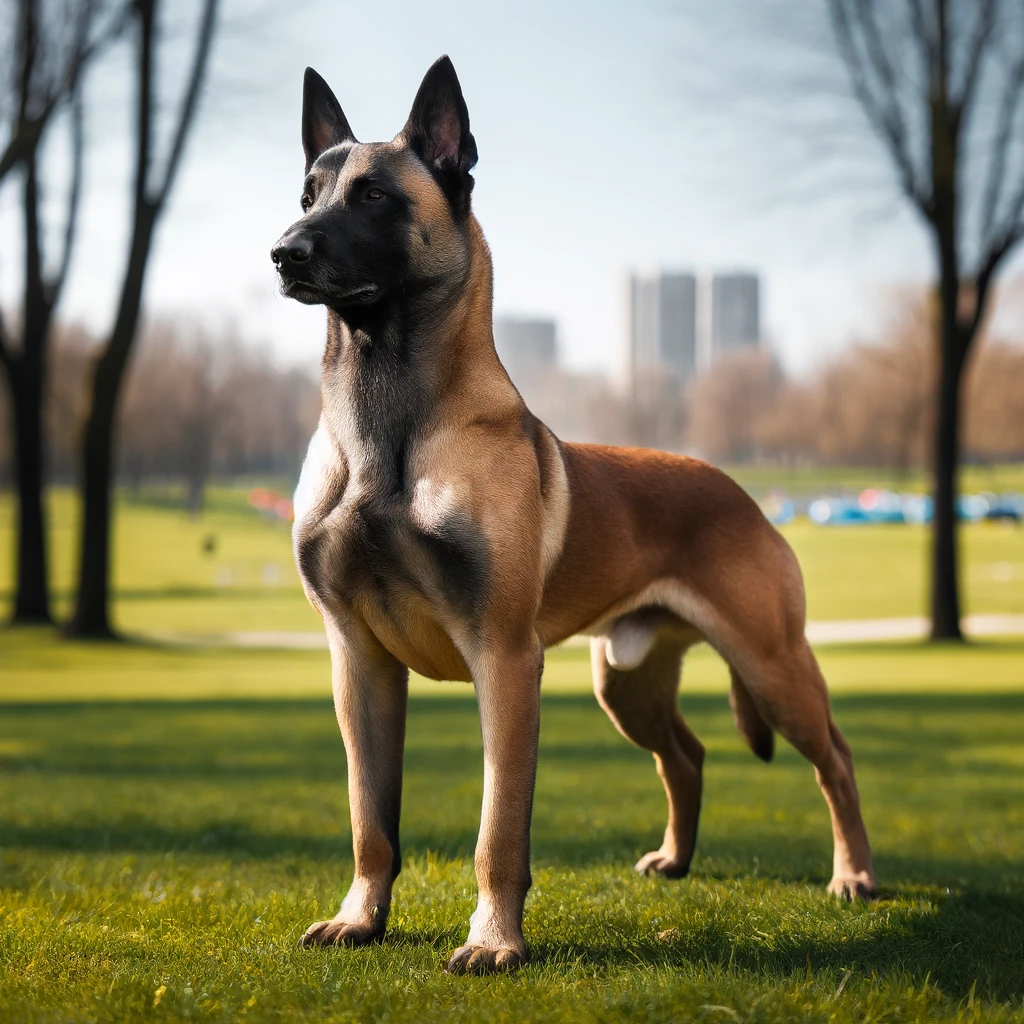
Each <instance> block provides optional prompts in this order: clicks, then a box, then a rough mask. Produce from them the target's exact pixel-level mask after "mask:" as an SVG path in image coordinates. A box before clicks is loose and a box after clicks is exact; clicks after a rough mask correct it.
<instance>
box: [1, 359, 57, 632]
mask: <svg viewBox="0 0 1024 1024" xmlns="http://www.w3.org/2000/svg"><path fill="white" fill-rule="evenodd" d="M31 362H34V360H32V361H31ZM32 369H33V370H34V369H35V368H34V367H33V368H32ZM42 389H43V382H42V375H41V374H40V373H37V372H32V371H28V372H26V366H25V360H24V359H21V360H19V365H18V371H17V375H16V377H12V378H11V397H12V410H11V412H12V421H13V426H14V451H15V482H16V487H17V494H18V521H17V545H18V555H17V583H16V588H17V589H16V591H15V598H14V615H13V617H12V620H11V621H12V622H13V623H17V624H19V625H27V624H49V623H51V622H52V621H53V619H52V617H51V615H50V600H49V588H48V586H47V577H46V527H45V521H44V516H43V425H42Z"/></svg>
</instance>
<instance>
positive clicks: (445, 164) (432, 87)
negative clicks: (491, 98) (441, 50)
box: [402, 55, 477, 214]
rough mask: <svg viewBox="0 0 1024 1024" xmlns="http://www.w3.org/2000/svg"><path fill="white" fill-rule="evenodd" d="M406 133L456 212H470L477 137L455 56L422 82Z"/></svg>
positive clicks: (436, 64)
mask: <svg viewBox="0 0 1024 1024" xmlns="http://www.w3.org/2000/svg"><path fill="white" fill-rule="evenodd" d="M402 136H403V137H404V139H405V140H406V142H407V143H408V144H409V146H410V147H411V148H412V150H413V151H414V152H415V153H416V155H417V156H418V157H419V158H420V159H421V160H422V161H423V162H424V163H425V164H426V165H427V166H428V167H429V168H430V170H431V171H432V173H433V175H434V177H435V178H436V179H437V181H438V183H439V184H440V185H441V187H442V188H443V189H444V191H445V193H446V194H447V196H448V198H449V199H450V200H451V203H452V207H453V209H454V210H455V211H456V213H460V214H465V213H468V212H469V196H470V193H471V192H472V191H473V176H472V175H471V174H470V173H469V172H470V171H471V170H472V169H473V165H474V164H475V163H476V160H477V156H476V140H475V139H474V138H473V136H472V134H471V133H470V130H469V110H468V109H467V107H466V101H465V100H464V99H463V98H462V87H461V86H460V85H459V76H458V75H456V74H455V67H454V65H453V64H452V62H451V59H450V58H449V57H448V56H447V55H445V56H444V57H441V58H439V59H438V60H436V61H435V62H434V63H433V64H432V65H431V67H430V70H429V71H428V72H427V73H426V75H425V76H424V78H423V82H422V83H421V84H420V88H419V92H417V93H416V99H415V100H413V104H412V111H411V112H410V114H409V120H408V121H407V122H406V125H405V127H404V128H403V129H402Z"/></svg>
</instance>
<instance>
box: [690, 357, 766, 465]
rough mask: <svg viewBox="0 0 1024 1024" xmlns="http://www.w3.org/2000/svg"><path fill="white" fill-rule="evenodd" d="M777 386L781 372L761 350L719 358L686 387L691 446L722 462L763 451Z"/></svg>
mask: <svg viewBox="0 0 1024 1024" xmlns="http://www.w3.org/2000/svg"><path fill="white" fill-rule="evenodd" d="M781 384H782V372H781V370H780V368H779V366H778V364H777V363H776V361H775V359H774V357H773V356H772V354H771V353H770V352H768V351H767V350H765V349H750V350H746V351H743V350H740V351H737V352H733V353H729V354H728V355H726V356H724V357H723V358H722V359H720V360H719V361H718V362H717V363H716V364H715V365H714V366H713V367H712V368H711V369H710V370H709V371H708V372H707V373H706V374H703V375H702V376H700V377H698V378H697V380H696V381H694V383H693V386H692V387H691V388H690V393H689V413H690V423H689V431H688V434H687V437H688V439H689V441H690V444H692V445H693V447H694V448H695V449H696V450H697V451H699V452H701V454H703V455H705V456H706V457H708V458H710V459H714V460H717V461H721V462H746V461H749V460H750V459H752V458H755V457H756V456H759V455H763V454H767V453H766V451H765V445H764V443H763V431H764V425H765V422H766V420H767V418H768V417H769V416H770V414H771V413H772V411H773V409H774V408H775V406H776V402H777V399H778V395H779V390H780V387H781Z"/></svg>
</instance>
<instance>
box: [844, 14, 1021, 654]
mask: <svg viewBox="0 0 1024 1024" xmlns="http://www.w3.org/2000/svg"><path fill="white" fill-rule="evenodd" d="M829 8H830V13H831V18H832V25H833V28H834V32H835V37H836V40H837V42H838V45H839V50H840V53H841V55H842V58H843V60H844V62H845V64H846V67H847V69H848V71H849V74H850V81H851V83H852V86H853V90H854V92H855V94H856V97H857V99H858V100H859V102H860V104H861V106H862V108H863V109H864V112H865V114H866V115H867V118H868V120H869V121H870V123H871V125H872V127H873V128H874V130H875V131H876V132H877V134H878V135H879V137H880V138H881V139H882V141H883V143H884V145H885V147H886V149H887V151H888V153H889V156H890V157H891V159H892V162H893V165H894V167H895V170H896V173H897V175H898V179H899V184H900V186H901V188H902V191H903V193H904V194H905V196H906V197H907V199H908V200H909V201H910V203H911V204H912V205H913V207H914V209H915V210H916V211H917V212H918V214H919V215H920V216H921V217H922V219H923V221H924V223H925V225H926V226H927V228H928V230H929V231H930V233H931V236H932V241H933V244H934V248H935V257H936V263H937V266H938V287H937V291H938V330H937V335H938V382H937V392H936V409H935V434H934V439H933V444H932V462H933V471H934V474H935V523H934V535H933V547H932V592H931V614H932V638H933V639H935V640H960V639H962V634H961V631H960V592H959V581H958V574H957V564H958V560H957V541H956V508H955V499H956V490H957V468H958V464H959V455H960V443H961V400H962V392H963V388H962V379H963V374H964V367H965V365H966V364H967V360H968V356H969V355H970V352H971V349H972V346H973V344H974V341H975V338H976V337H977V336H978V333H979V328H980V327H981V324H982V321H983V319H984V317H985V313H986V311H987V309H988V305H989V300H990V297H991V289H992V283H993V280H994V278H995V276H996V273H997V272H998V271H999V269H1000V268H1001V267H1002V265H1003V264H1004V262H1005V261H1006V258H1007V256H1008V255H1009V254H1010V252H1011V251H1012V250H1013V248H1014V247H1015V246H1016V245H1017V243H1018V242H1019V241H1020V239H1021V238H1022V237H1024V174H1022V168H1021V163H1022V147H1024V109H1022V108H1024V5H1021V3H1020V2H1019V0H970V2H968V0H960V2H957V0H829Z"/></svg>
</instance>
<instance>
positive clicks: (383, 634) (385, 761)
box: [271, 57, 875, 974]
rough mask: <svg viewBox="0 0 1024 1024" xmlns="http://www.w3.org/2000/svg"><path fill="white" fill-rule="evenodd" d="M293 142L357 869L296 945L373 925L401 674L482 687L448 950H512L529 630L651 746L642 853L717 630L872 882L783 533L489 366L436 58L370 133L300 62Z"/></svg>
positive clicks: (476, 243) (672, 784)
mask: <svg viewBox="0 0 1024 1024" xmlns="http://www.w3.org/2000/svg"><path fill="white" fill-rule="evenodd" d="M302 144H303V150H304V153H305V160H306V175H305V181H304V183H303V188H302V196H301V206H302V217H301V218H300V219H299V220H298V221H297V222H296V223H295V224H293V225H292V226H291V227H290V228H288V230H287V231H286V232H285V233H284V234H283V235H282V236H281V238H280V240H279V241H278V242H277V243H276V244H275V246H274V248H273V250H272V252H271V258H272V260H273V262H274V264H275V265H276V268H277V274H278V278H279V283H280V288H281V290H282V292H283V293H284V294H285V295H286V296H290V297H291V298H294V299H297V300H298V301H299V302H303V303H308V304H319V305H324V306H326V308H327V342H326V349H325V353H324V357H323V387H322V394H323V405H322V414H321V417H320V422H319V425H318V428H317V430H316V433H315V434H314V435H313V438H312V440H311V442H310V445H309V450H308V453H307V455H306V459H305V462H304V464H303V467H302V473H301V475H300V478H299V483H298V486H297V489H296V494H295V503H294V504H295V522H294V529H293V542H294V551H295V557H296V561H297V564H298V569H299V574H300V576H301V580H302V585H303V588H304V590H305V593H306V595H307V597H308V599H309V601H310V603H311V604H312V605H313V607H314V608H315V609H316V610H317V611H318V612H319V614H320V615H321V617H322V619H323V621H324V625H325V629H326V633H327V637H328V642H329V646H330V651H331V663H332V684H333V691H334V704H335V709H336V712H337V718H338V724H339V726H340V728H341V734H342V736H343V738H344V742H345V751H346V754H347V759H348V785H349V800H350V804H351V815H352V837H353V846H354V856H355V877H354V880H353V882H352V885H351V888H350V889H349V890H348V893H347V895H346V896H345V898H344V901H343V902H342V904H341V909H340V910H339V911H338V914H337V915H336V916H335V917H334V919H333V920H330V921H321V922H318V923H316V924H313V925H312V926H311V927H310V928H309V929H308V930H307V931H306V933H305V934H304V935H303V937H302V939H301V940H300V945H301V946H323V945H352V946H358V945H362V944H364V943H368V942H371V941H373V940H377V939H379V938H380V937H381V936H382V935H383V933H384V929H385V925H386V922H387V917H388V909H389V906H390V903H391V892H392V886H393V883H394V881H395V878H396V876H397V875H398V873H399V870H400V867H401V855H400V851H399V840H398V824H399V813H400V805H401V794H402V757H403V745H404V738H405V721H406V704H407V696H408V673H409V670H410V669H412V670H414V671H416V672H418V673H420V674H421V675H423V676H427V677H428V678H431V679H446V680H465V681H469V682H472V683H473V685H474V687H475V691H476V697H477V701H478V704H479V711H480V721H481V728H482V733H483V748H484V798H483V809H482V816H481V822H480V833H479V840H478V843H477V847H476V855H475V866H476V876H477V882H478V887H479V895H478V903H477V907H476V910H475V912H474V913H473V915H472V917H471V919H470V926H469V934H468V936H467V938H466V942H465V944H464V945H463V946H461V947H460V948H459V949H457V950H455V952H454V953H453V954H452V956H451V959H450V961H449V963H448V967H447V970H448V971H450V972H452V973H474V974H476V973H489V972H493V971H506V970H512V969H515V968H517V967H519V966H520V965H522V964H524V963H525V962H526V961H527V949H526V943H525V940H524V938H523V931H522V918H523V904H524V901H525V899H526V894H527V891H528V890H529V888H530V884H531V879H530V815H531V805H532V801H533V790H534V778H535V774H536V766H537V738H538V726H539V721H540V680H541V670H542V667H543V662H544V649H545V648H546V647H549V646H551V645H554V644H558V643H559V642H561V641H563V640H565V639H566V638H567V637H570V636H573V635H575V634H581V633H582V634H589V635H590V636H591V638H592V639H591V660H592V668H593V680H594V689H595V692H596V695H597V699H598V701H599V702H600V704H601V706H602V707H603V708H604V710H605V711H606V712H607V713H608V715H609V717H610V718H611V720H612V722H613V723H614V725H615V727H616V728H617V729H618V730H619V732H621V733H622V734H623V735H624V736H625V737H626V738H627V739H630V740H632V741H633V742H634V743H636V744H638V745H639V746H640V747H643V748H644V749H646V750H649V751H651V752H652V753H653V755H654V760H655V764H656V767H657V771H658V774H659V775H660V776H661V781H662V783H663V785H664V788H665V794H666V796H667V798H668V826H667V828H666V830H665V837H664V840H663V841H662V844H661V846H660V847H659V848H658V849H657V850H655V851H653V852H651V853H648V854H647V855H646V856H644V857H643V858H641V860H640V861H639V863H638V864H637V865H636V870H637V871H640V872H656V873H658V874H661V875H665V876H668V877H670V878H679V877H682V876H683V875H685V874H686V873H687V870H688V868H689V865H690V859H691V857H692V856H693V849H694V844H695V841H696V837H697V819H698V814H699V811H700V802H701V772H702V764H703V760H704V748H703V746H702V745H701V743H700V741H699V740H698V739H697V737H696V736H695V735H694V733H693V732H692V731H691V730H690V728H689V727H688V726H687V724H686V722H685V721H684V720H683V718H682V716H681V714H680V712H679V709H678V706H677V699H676V698H677V691H678V687H679V677H680V668H681V663H682V658H683V655H684V653H685V651H686V650H687V648H689V647H690V646H692V645H693V644H696V643H698V642H701V641H707V642H708V643H710V644H711V646H712V647H714V649H715V650H716V651H718V653H719V654H720V655H721V656H722V657H723V658H724V659H725V661H726V662H727V663H728V665H729V669H730V674H731V680H732V683H731V697H730V702H731V705H732V710H733V714H734V717H735V721H736V725H737V726H738V728H739V731H740V732H741V733H742V735H743V736H744V737H745V739H746V742H747V743H748V745H749V746H750V748H751V750H752V751H753V752H754V754H756V755H757V756H758V757H760V758H761V759H763V760H765V761H768V760H770V759H771V757H772V752H773V734H774V732H775V731H778V732H780V733H781V734H782V735H783V736H784V737H785V738H786V739H788V740H789V741H790V742H791V743H792V744H793V745H794V746H795V747H796V748H797V750H799V751H800V752H801V753H802V754H803V755H804V756H805V757H807V758H808V760H809V761H810V762H811V763H812V764H813V765H814V768H815V770H816V773H817V778H818V782H819V784H820V786H821V789H822V791H823V793H824V796H825V800H826V802H827V804H828V808H829V811H830V812H831V815H832V831H833V836H834V841H835V851H834V859H833V878H832V881H831V883H830V884H829V890H830V891H831V892H833V893H835V894H837V895H839V896H841V897H845V898H847V899H853V898H855V897H863V898H869V897H871V896H872V895H873V894H874V893H875V876H874V871H873V868H872V863H871V852H870V848H869V845H868V838H867V833H866V831H865V828H864V823H863V820H862V818H861V811H860V800H859V796H858V793H857V787H856V783H855V781H854V772H853V760H852V756H851V753H850V748H849V746H848V745H847V743H846V741H845V740H844V738H843V736H842V734H841V733H840V732H839V730H838V728H836V726H835V724H834V722H833V721H832V718H831V714H830V712H829V698H828V693H827V690H826V687H825V683H824V681H823V679H822V675H821V672H820V671H819V669H818V665H817V663H816V661H815V658H814V655H813V653H812V652H811V649H810V647H809V646H808V643H807V640H806V638H805V636H804V623H805V601H804V590H803V582H802V578H801V574H800V568H799V566H798V564H797V561H796V558H795V556H794V555H793V552H792V551H791V549H790V548H789V546H788V545H787V543H786V541H785V540H783V538H782V537H781V536H780V535H779V533H777V532H776V530H775V529H774V528H773V527H772V526H771V525H770V524H769V523H768V521H767V520H766V519H765V518H764V516H763V515H762V514H761V511H760V510H759V509H758V507H757V505H756V504H755V503H754V502H753V501H752V500H751V499H750V498H749V497H748V496H747V494H746V493H745V492H744V491H743V490H742V489H741V488H740V487H739V486H738V485H737V484H735V483H734V482H733V481H732V480H730V479H729V478H728V477H727V476H725V475H724V474H723V473H721V472H720V471H719V470H717V469H715V468H713V467H712V466H710V465H707V464H706V463H704V462H701V461H699V460H697V459H692V458H686V457H682V456H676V455H669V454H665V453H663V452H657V451H648V450H644V449H634V448H614V447H604V446H598V445H589V444H569V443H563V442H561V441H559V440H558V439H557V438H556V437H555V436H554V435H553V434H552V432H551V431H550V430H549V429H548V428H547V427H546V426H544V424H543V423H541V422H540V421H539V420H538V419H537V418H536V417H534V416H533V415H532V414H531V413H530V412H529V410H528V409H527V408H526V406H525V404H524V403H523V400H522V398H521V397H520V395H519V393H518V392H517V391H516V388H515V387H514V386H513V384H512V382H511V381H510V379H509V377H508V374H507V373H506V372H505V370H504V369H503V367H502V365H501V363H500V362H499V360H498V357H497V355H496V353H495V348H494V341H493V335H492V275H491V258H490V253H489V250H488V247H487V243H486V242H485V240H484V236H483V233H482V231H481V229H480V225H479V224H478V223H477V220H476V218H475V217H474V216H473V213H472V210H471V203H470V198H471V194H472V190H473V177H472V174H471V173H470V172H471V171H472V168H473V166H474V165H475V164H476V162H477V147H476V142H475V140H474V138H473V135H472V133H471V132H470V125H469V112H468V110H467V107H466V103H465V100H464V98H463V94H462V89H461V86H460V84H459V80H458V77H457V75H456V73H455V68H454V67H453V65H452V63H451V61H450V60H449V59H448V57H442V58H440V59H439V60H438V61H437V62H436V63H435V64H434V65H433V66H432V67H431V68H430V69H429V71H427V73H426V76H425V77H424V79H423V82H422V84H421V85H420V88H419V91H418V92H417V94H416V98H415V100H414V102H413V105H412V110H411V112H410V114H409V118H408V121H407V122H406V124H405V127H404V128H403V129H402V130H401V131H400V132H399V133H398V135H396V136H395V137H394V138H393V139H392V140H391V141H390V142H379V143H360V142H358V141H357V140H356V138H355V135H354V134H353V132H352V129H351V128H350V127H349V123H348V120H347V119H346V117H345V114H344V113H343V111H342V108H341V106H340V105H339V103H338V101H337V99H336V98H335V96H334V94H333V93H332V92H331V90H330V88H329V87H328V85H327V83H326V82H325V81H324V80H323V79H322V78H321V77H320V76H319V75H318V74H317V73H316V72H315V71H313V70H312V69H310V68H307V70H306V73H305V79H304V84H303V102H302Z"/></svg>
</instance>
